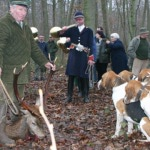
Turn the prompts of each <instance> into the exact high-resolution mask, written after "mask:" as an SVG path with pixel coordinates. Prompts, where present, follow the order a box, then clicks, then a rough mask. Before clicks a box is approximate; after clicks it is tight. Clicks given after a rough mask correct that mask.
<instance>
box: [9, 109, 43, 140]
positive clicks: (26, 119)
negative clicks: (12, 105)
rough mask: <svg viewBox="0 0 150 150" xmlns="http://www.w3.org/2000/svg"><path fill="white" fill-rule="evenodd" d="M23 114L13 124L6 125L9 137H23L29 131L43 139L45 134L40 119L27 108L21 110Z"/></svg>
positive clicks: (15, 138)
mask: <svg viewBox="0 0 150 150" xmlns="http://www.w3.org/2000/svg"><path fill="white" fill-rule="evenodd" d="M22 112H23V114H22V115H21V117H20V118H19V119H18V120H17V121H16V122H14V123H13V124H10V125H7V126H6V134H7V135H8V137H10V138H11V139H14V140H17V139H24V138H25V137H26V136H27V135H28V134H29V133H30V134H32V135H36V136H37V137H38V138H39V139H43V138H44V137H45V134H44V132H43V129H42V126H41V124H40V119H39V118H38V117H36V116H33V115H32V114H31V113H30V112H29V111H28V110H22Z"/></svg>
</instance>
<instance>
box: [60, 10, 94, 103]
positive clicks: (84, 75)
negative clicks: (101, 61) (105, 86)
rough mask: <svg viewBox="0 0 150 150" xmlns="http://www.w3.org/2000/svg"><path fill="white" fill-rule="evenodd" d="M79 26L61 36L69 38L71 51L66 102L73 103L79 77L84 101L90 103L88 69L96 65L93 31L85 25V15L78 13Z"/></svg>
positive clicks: (67, 44) (64, 29) (65, 29)
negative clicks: (74, 88) (74, 90)
mask: <svg viewBox="0 0 150 150" xmlns="http://www.w3.org/2000/svg"><path fill="white" fill-rule="evenodd" d="M74 19H75V22H76V24H77V26H74V27H72V28H69V29H67V27H63V28H62V30H63V32H64V33H61V35H60V36H63V37H67V42H66V46H67V47H68V48H69V49H70V50H69V55H68V62H67V68H66V75H68V93H67V99H66V102H71V101H72V94H73V85H74V78H75V77H78V79H79V82H80V84H81V92H82V96H83V98H84V99H83V101H84V102H85V103H87V102H89V97H88V93H89V75H88V71H86V70H87V67H88V65H93V64H94V61H93V60H94V58H93V57H94V56H93V48H92V47H93V31H92V30H91V29H90V28H88V27H86V26H85V25H84V15H83V13H82V12H79V11H78V12H76V13H75V15H74Z"/></svg>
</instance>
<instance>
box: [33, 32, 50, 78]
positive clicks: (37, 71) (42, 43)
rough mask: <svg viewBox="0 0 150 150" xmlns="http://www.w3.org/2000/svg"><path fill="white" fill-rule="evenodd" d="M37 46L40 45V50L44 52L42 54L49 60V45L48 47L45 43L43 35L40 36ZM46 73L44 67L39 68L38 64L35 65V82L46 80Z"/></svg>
mask: <svg viewBox="0 0 150 150" xmlns="http://www.w3.org/2000/svg"><path fill="white" fill-rule="evenodd" d="M37 44H38V46H39V48H40V50H41V51H42V53H43V54H44V55H45V56H46V58H47V59H48V50H47V45H46V42H45V41H44V36H43V35H38V41H37ZM45 72H46V68H45V67H43V66H42V67H41V66H39V65H38V64H36V63H35V72H34V80H35V81H41V80H45Z"/></svg>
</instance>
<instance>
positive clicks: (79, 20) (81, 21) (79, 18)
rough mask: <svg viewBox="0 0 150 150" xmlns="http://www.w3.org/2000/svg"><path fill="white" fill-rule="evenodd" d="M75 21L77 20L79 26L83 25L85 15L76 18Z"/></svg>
mask: <svg viewBox="0 0 150 150" xmlns="http://www.w3.org/2000/svg"><path fill="white" fill-rule="evenodd" d="M75 21H76V23H77V25H78V26H81V25H83V24H84V18H83V17H78V18H75Z"/></svg>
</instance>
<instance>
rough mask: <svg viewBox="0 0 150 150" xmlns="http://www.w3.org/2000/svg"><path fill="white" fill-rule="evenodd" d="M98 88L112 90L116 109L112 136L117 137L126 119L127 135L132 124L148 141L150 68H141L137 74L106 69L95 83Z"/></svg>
mask: <svg viewBox="0 0 150 150" xmlns="http://www.w3.org/2000/svg"><path fill="white" fill-rule="evenodd" d="M97 86H98V88H99V89H102V88H103V89H106V90H109V89H111V90H112V100H113V104H114V107H115V109H116V129H115V133H114V135H113V136H112V138H116V137H119V133H120V131H121V125H122V122H123V121H124V120H126V121H127V124H128V125H127V127H128V130H127V135H131V134H132V133H133V131H134V129H133V127H134V124H137V125H138V128H139V130H140V131H141V132H142V133H143V135H144V136H145V137H146V139H144V140H142V139H137V140H138V141H142V142H150V69H143V70H142V71H141V72H140V73H139V75H138V76H135V75H134V74H133V73H132V72H130V71H126V70H124V71H122V72H120V73H119V74H116V73H114V72H113V71H108V72H106V73H105V74H103V76H102V79H101V80H100V81H99V82H98V84H97Z"/></svg>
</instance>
